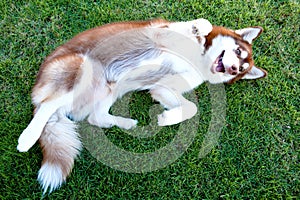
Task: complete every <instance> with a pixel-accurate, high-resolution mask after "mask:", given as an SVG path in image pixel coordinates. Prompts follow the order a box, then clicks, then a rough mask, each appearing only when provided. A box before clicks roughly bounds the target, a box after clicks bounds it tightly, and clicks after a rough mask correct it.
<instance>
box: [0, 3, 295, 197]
mask: <svg viewBox="0 0 300 200" xmlns="http://www.w3.org/2000/svg"><path fill="white" fill-rule="evenodd" d="M0 13H1V14H0V19H1V23H0V30H1V37H0V46H1V49H0V51H1V53H0V56H1V57H0V71H1V75H0V87H1V93H0V97H1V104H0V119H2V120H1V122H0V130H1V142H0V150H1V162H0V163H1V164H0V174H1V178H0V180H1V181H0V199H39V198H40V197H41V196H42V192H41V189H40V186H39V184H38V182H37V181H36V177H37V172H38V170H39V167H40V163H41V160H42V154H41V150H40V148H39V147H38V145H35V146H34V147H33V148H32V149H31V150H30V151H29V152H27V153H18V152H17V150H16V145H17V139H18V137H19V135H20V133H21V132H22V131H23V129H24V128H26V126H27V125H28V123H29V122H30V120H31V118H32V110H33V107H32V105H31V100H30V91H31V88H32V86H33V84H34V81H35V76H36V73H37V71H38V69H39V66H40V64H41V62H42V61H43V59H44V58H45V56H47V55H48V54H49V53H51V51H53V50H54V49H55V48H56V47H57V46H58V45H60V44H62V43H64V42H65V41H67V40H68V39H70V38H72V36H74V35H75V34H77V33H79V32H81V31H83V30H86V29H88V28H92V27H95V26H98V25H102V24H105V23H109V22H114V21H122V20H142V19H149V18H156V17H162V18H165V19H168V20H174V21H176V20H177V21H183V20H191V19H195V18H200V17H203V18H207V19H208V20H210V21H211V22H212V23H213V24H216V25H223V26H226V27H230V28H233V29H238V28H242V27H246V26H253V25H259V26H262V27H264V29H265V31H264V33H263V34H262V35H261V37H259V39H257V41H255V43H254V57H255V61H256V65H257V66H261V67H263V68H264V69H266V70H267V71H268V72H269V76H268V77H267V78H266V79H263V80H258V81H240V82H239V83H237V84H234V85H226V86H225V89H226V94H227V110H226V125H225V127H224V128H223V130H222V133H221V136H220V139H219V141H218V145H217V146H216V147H215V148H214V149H213V150H212V151H211V152H210V153H209V154H208V155H207V156H206V157H204V158H202V159H198V153H199V149H200V148H201V144H202V141H203V139H204V135H205V133H206V132H207V129H208V125H209V122H210V118H211V117H210V114H211V113H210V110H211V109H210V107H211V106H210V96H209V91H208V89H207V86H206V85H201V86H200V87H199V88H197V90H196V92H195V94H196V95H197V96H198V98H199V113H200V125H199V127H198V134H197V135H196V138H195V140H194V142H193V143H192V144H191V146H190V147H189V148H188V150H187V151H186V152H185V153H184V154H183V156H181V157H180V158H179V159H178V160H177V161H176V162H174V163H172V164H171V165H169V166H167V167H165V168H163V169H160V170H158V171H153V172H148V173H141V174H133V173H126V172H121V171H117V170H115V169H112V168H110V167H108V166H106V165H104V164H103V163H101V162H100V161H98V160H97V159H96V158H95V157H93V155H92V154H91V153H90V152H89V151H88V150H87V149H84V150H83V151H82V153H81V156H80V158H79V159H78V160H77V161H76V163H75V167H74V170H73V172H72V174H71V176H70V177H69V178H68V180H67V184H64V185H63V186H62V187H61V188H60V189H59V190H57V191H55V192H53V193H52V194H51V195H49V196H46V197H45V198H46V199H101V198H103V199H219V198H221V199H296V198H297V197H299V194H300V184H299V180H300V176H299V170H300V165H299V163H300V162H299V140H300V134H299V133H300V123H299V121H300V109H299V108H300V106H299V104H300V67H299V50H300V49H299V47H300V44H299V41H300V37H299V15H300V5H299V2H298V1H296V0H291V1H288V0H286V1H279V0H276V1H258V0H256V1H255V0H250V1H227V0H218V1H204V0H203V1H199V0H197V1H195V0H190V1H185V0H183V1H157V0H154V1H152V0H149V1H131V0H126V1H125V0H123V1H116V0H109V1H108V0H103V1H98V2H96V1H95V2H93V1H87V0H74V1H61V0H59V1H44V0H42V1H36V0H32V1H9V0H3V1H1V2H0ZM133 97H134V98H132V102H131V114H132V116H134V117H136V118H138V119H139V120H140V121H141V124H142V125H144V124H147V123H149V115H148V114H147V110H148V108H149V107H150V106H151V105H152V103H153V102H152V101H151V99H149V96H148V95H147V93H136V94H135V95H134V96H133ZM177 129H178V126H172V127H169V128H166V129H164V130H163V131H162V133H159V134H157V135H155V136H154V137H150V138H144V139H139V138H135V137H132V136H129V135H127V134H126V133H123V132H122V131H120V129H117V128H112V129H109V130H106V134H107V137H108V138H109V139H110V140H111V141H112V142H113V143H114V144H116V145H118V146H119V147H121V148H123V149H126V150H128V151H136V152H149V151H153V150H155V149H159V148H161V147H163V146H164V145H166V144H167V143H168V142H170V141H171V140H172V139H173V138H174V137H175V135H176V130H177Z"/></svg>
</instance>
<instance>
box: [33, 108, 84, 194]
mask: <svg viewBox="0 0 300 200" xmlns="http://www.w3.org/2000/svg"><path fill="white" fill-rule="evenodd" d="M39 141H40V145H41V147H42V149H43V162H42V167H41V169H40V170H39V174H38V180H39V182H40V184H41V185H42V187H43V190H44V194H45V193H46V192H47V190H48V189H49V192H52V191H53V190H55V189H56V188H58V187H60V186H61V184H62V183H63V182H64V181H65V180H66V178H67V176H68V175H69V174H70V172H71V170H72V168H73V164H74V159H75V158H76V157H77V155H78V154H79V152H80V150H81V142H80V140H79V136H78V133H77V132H76V125H75V123H74V122H72V121H71V120H69V119H68V118H67V117H66V116H65V114H61V113H59V112H56V113H55V114H54V115H53V116H52V117H51V118H50V119H49V121H48V123H47V125H46V126H45V128H44V130H43V133H42V135H41V137H40V139H39Z"/></svg>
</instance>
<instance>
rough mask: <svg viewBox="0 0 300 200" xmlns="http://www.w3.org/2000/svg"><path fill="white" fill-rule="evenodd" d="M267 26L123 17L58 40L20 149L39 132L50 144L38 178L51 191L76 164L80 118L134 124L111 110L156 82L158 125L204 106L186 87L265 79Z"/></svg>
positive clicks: (152, 87)
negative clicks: (259, 48) (261, 52)
mask: <svg viewBox="0 0 300 200" xmlns="http://www.w3.org/2000/svg"><path fill="white" fill-rule="evenodd" d="M261 32H262V28H261V27H249V28H245V29H241V30H236V31H233V30H229V29H226V28H224V27H218V26H212V25H211V24H210V22H208V21H207V20H205V19H197V20H193V21H187V22H168V21H165V20H161V19H158V20H151V21H139V22H121V23H113V24H108V25H104V26H101V27H97V28H94V29H91V30H87V31H85V32H83V33H80V34H79V35H77V36H75V37H74V38H73V39H71V40H70V41H68V42H67V43H65V44H63V45H62V46H60V47H58V48H57V49H56V50H55V51H54V52H53V53H52V54H50V55H49V56H48V57H47V58H46V59H45V61H44V63H43V64H42V66H41V68H40V71H39V73H38V76H37V80H36V84H35V86H34V88H33V92H32V101H33V104H34V106H35V112H34V113H35V114H34V118H33V119H32V121H31V122H30V124H29V125H28V127H27V128H26V129H25V130H24V131H23V133H22V134H21V136H20V138H19V140H18V143H19V144H18V146H17V149H18V150H19V151H21V152H25V151H28V150H29V149H30V148H31V147H32V146H33V145H34V144H35V142H36V141H37V140H39V142H40V145H41V147H42V149H43V157H44V158H43V163H42V167H41V169H40V171H39V175H38V180H39V181H40V183H41V185H42V187H43V189H44V192H46V191H47V190H48V189H50V192H51V191H52V190H54V189H56V188H57V187H59V186H60V185H61V184H62V183H63V182H64V181H65V180H66V177H67V176H68V175H69V173H70V172H71V170H72V167H73V163H74V159H75V158H76V156H77V155H78V154H79V151H80V149H81V142H80V139H79V136H78V134H77V132H76V125H75V123H74V121H80V120H83V119H85V118H87V120H88V122H89V123H91V124H93V125H96V126H99V127H105V128H108V127H111V126H118V127H121V128H124V129H130V128H133V127H135V126H136V124H137V121H136V120H133V119H129V118H123V117H120V116H113V115H111V114H109V109H110V107H111V106H112V104H113V103H114V102H115V101H116V99H117V98H120V97H121V96H122V95H123V94H125V93H127V92H129V91H134V90H149V92H150V94H151V96H152V97H153V98H154V99H155V100H157V101H158V102H160V103H161V104H162V105H163V106H164V107H165V109H166V110H165V111H164V112H163V113H162V114H160V115H159V116H158V125H159V126H166V125H172V124H176V123H180V122H182V121H184V120H186V119H189V118H191V117H193V116H194V115H195V114H196V112H197V107H196V106H195V105H194V104H193V103H192V102H190V101H188V100H187V99H185V98H184V97H183V96H182V94H183V93H185V92H188V91H190V90H192V89H193V88H195V87H197V86H198V85H200V84H201V83H203V82H205V81H208V82H210V83H223V82H228V83H233V82H234V81H237V80H239V79H257V78H262V77H265V76H266V74H267V73H266V71H264V70H263V69H260V68H258V67H255V66H254V62H253V58H252V45H251V44H252V41H253V40H254V39H255V38H257V37H258V36H259V35H260V33H261Z"/></svg>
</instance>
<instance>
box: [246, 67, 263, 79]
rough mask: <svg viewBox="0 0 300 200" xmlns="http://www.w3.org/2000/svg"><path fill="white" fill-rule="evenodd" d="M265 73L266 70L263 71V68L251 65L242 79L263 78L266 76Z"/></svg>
mask: <svg viewBox="0 0 300 200" xmlns="http://www.w3.org/2000/svg"><path fill="white" fill-rule="evenodd" d="M267 74H268V73H267V71H265V70H264V69H261V68H259V67H255V66H253V67H252V69H251V70H250V71H249V72H248V73H247V74H245V76H244V77H243V78H242V79H258V78H264V77H266V76H267Z"/></svg>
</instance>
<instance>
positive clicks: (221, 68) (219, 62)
mask: <svg viewBox="0 0 300 200" xmlns="http://www.w3.org/2000/svg"><path fill="white" fill-rule="evenodd" d="M224 53H225V51H222V53H221V54H220V55H219V56H218V57H217V59H216V61H215V62H214V65H213V67H214V71H215V72H223V73H224V72H225V67H224V64H223V62H222V60H223V56H224Z"/></svg>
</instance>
